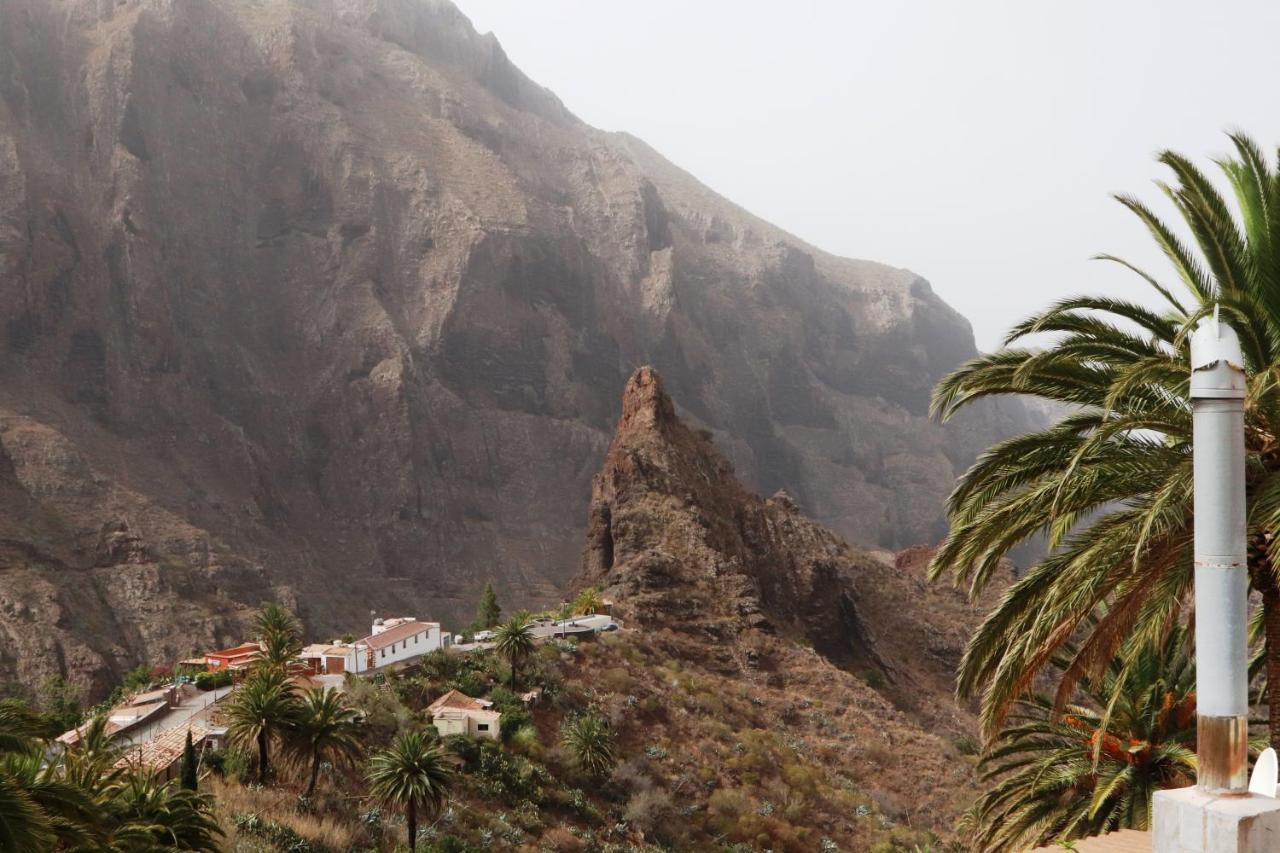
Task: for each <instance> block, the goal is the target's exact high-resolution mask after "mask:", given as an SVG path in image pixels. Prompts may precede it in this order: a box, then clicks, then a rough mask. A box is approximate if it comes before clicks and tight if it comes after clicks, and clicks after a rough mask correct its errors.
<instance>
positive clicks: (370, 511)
mask: <svg viewBox="0 0 1280 853" xmlns="http://www.w3.org/2000/svg"><path fill="white" fill-rule="evenodd" d="M851 203H857V201H856V200H851ZM904 226H905V224H904ZM973 352H974V349H973V343H972V336H971V334H970V330H969V327H968V324H967V323H966V322H965V321H964V320H963V319H962V318H960V317H959V316H958V315H956V314H955V312H953V311H952V310H951V309H950V308H948V307H947V306H946V305H945V304H943V303H942V301H941V300H939V299H938V298H937V296H935V295H934V294H933V292H932V291H931V289H930V287H929V285H928V284H927V283H926V282H925V281H924V280H922V279H920V278H919V277H918V276H916V275H914V274H912V273H910V272H907V271H905V270H899V269H891V268H888V267H884V266H881V265H878V264H874V263H870V262H864V261H851V260H845V259H841V258H835V257H831V256H829V255H826V254H824V253H822V252H820V251H818V250H816V249H814V248H812V247H810V246H807V245H805V244H804V243H803V242H801V241H800V240H798V239H796V238H794V237H792V236H790V235H788V234H786V233H784V232H782V231H780V230H779V229H777V228H774V227H773V226H771V225H769V224H768V223H765V222H763V221H761V220H759V219H757V218H755V217H753V216H751V215H750V214H748V213H746V212H745V211H743V210H741V209H739V208H737V207H735V206H734V205H732V204H730V203H729V202H727V201H725V200H724V199H722V198H720V197H718V196H716V195H715V194H714V193H712V192H711V191H710V190H708V189H707V188H706V187H704V186H702V185H701V184H699V183H698V182H697V181H696V180H694V179H693V178H692V177H690V176H689V175H687V174H686V173H684V172H682V171H680V170H679V169H677V168H676V167H675V166H673V165H671V164H670V163H668V162H667V161H665V160H663V159H662V158H661V157H660V156H659V155H658V154H656V153H655V152H654V151H652V150H651V149H649V148H648V147H647V146H645V145H644V144H643V143H642V142H640V141H639V140H637V139H634V138H632V137H629V136H626V135H623V134H612V133H604V132H601V131H598V130H595V129H593V128H591V127H589V126H587V125H585V124H583V123H582V122H581V121H579V120H578V119H576V118H575V117H574V116H573V115H572V114H571V113H570V112H569V111H568V110H566V109H565V107H564V106H563V105H562V104H561V103H560V102H559V100H558V99H557V98H556V97H555V96H554V95H552V94H551V93H550V92H547V91H546V90H544V89H542V88H540V87H539V86H537V85H536V84H534V83H533V82H531V81H530V80H528V79H527V78H526V77H525V76H524V75H523V74H522V73H521V72H520V71H519V70H518V69H516V68H515V67H514V66H513V65H512V64H511V63H510V61H509V60H508V59H507V57H506V56H505V54H504V53H503V51H502V49H501V47H500V46H499V45H498V44H497V42H496V41H495V40H494V39H493V37H492V36H487V35H485V36H482V35H478V34H477V33H475V32H474V30H473V29H472V28H471V26H470V24H469V23H468V22H467V20H466V19H465V18H464V17H463V16H462V15H461V14H460V13H459V12H458V11H457V10H456V9H455V8H454V7H453V6H452V5H450V4H449V3H448V2H446V0H316V1H315V2H311V1H310V0H308V2H303V0H58V2H48V0H6V2H4V3H3V4H0V416H3V417H4V418H7V419H9V420H10V421H11V422H18V421H21V422H25V423H31V424H33V425H34V426H35V427H36V428H39V429H41V430H48V431H49V434H56V435H57V436H59V439H58V440H59V441H60V442H65V444H66V445H67V446H68V447H70V448H72V449H73V450H74V452H75V453H76V454H77V455H78V457H79V458H80V459H82V460H83V464H84V466H86V468H87V469H89V470H92V471H94V472H99V473H98V474H97V475H95V476H102V477H110V478H111V479H112V480H114V481H117V482H119V483H120V484H122V485H121V487H122V488H127V489H128V490H129V492H130V493H131V494H133V495H136V496H137V498H138V500H140V501H143V502H145V503H146V505H148V506H152V507H155V508H156V509H157V512H158V511H160V510H163V512H164V513H167V515H166V516H165V517H166V518H172V519H175V520H176V522H175V523H177V522H180V523H181V524H183V525H187V526H188V527H189V529H190V530H191V531H200V532H199V533H192V534H191V535H190V536H186V535H184V536H181V537H177V538H176V539H173V538H170V537H169V536H168V535H167V533H166V532H165V531H166V530H167V529H168V528H163V527H162V528H155V527H152V526H151V522H150V521H148V520H146V519H143V518H139V517H135V516H130V517H128V518H127V519H121V518H117V517H115V516H114V515H112V514H111V513H103V512H101V511H99V508H98V507H97V506H96V505H94V506H92V507H88V506H87V505H81V504H76V505H71V504H67V505H65V506H63V508H62V509H60V510H59V513H60V515H59V520H58V525H60V527H59V529H61V530H66V531H67V532H65V533H50V534H49V535H50V536H52V537H53V538H54V539H55V540H57V543H58V544H59V546H60V547H68V546H69V543H72V542H76V543H79V542H80V537H81V534H82V533H83V532H84V531H88V530H92V531H94V533H95V535H96V536H98V537H99V538H100V540H101V541H100V542H95V543H94V549H95V550H94V556H93V557H92V559H90V557H89V556H88V554H87V552H86V555H85V560H86V561H88V562H89V564H90V565H92V566H95V567H96V568H95V569H94V570H95V571H97V570H100V569H103V568H105V567H104V566H98V563H99V562H101V561H123V562H116V563H113V565H125V566H152V567H153V568H154V571H155V572H156V573H157V575H158V577H159V578H160V579H161V580H163V578H164V577H167V576H168V574H169V573H170V572H172V573H173V574H174V576H175V577H185V576H186V575H187V574H189V573H192V572H196V573H201V572H204V571H205V567H204V564H203V563H202V562H201V560H202V559H203V558H202V557H197V556H193V553H192V548H191V546H190V543H192V542H197V541H204V538H205V537H207V538H208V541H210V542H214V541H216V542H218V543H222V544H221V545H220V546H219V547H220V548H223V549H225V550H224V551H223V553H224V554H225V558H224V559H222V560H221V563H220V565H224V566H230V565H235V566H239V567H243V571H244V572H248V573H250V574H254V575H257V574H258V573H263V577H264V578H265V581H264V580H262V579H258V580H253V581H252V582H249V581H248V580H246V581H245V583H244V584H240V583H235V584H230V583H228V584H225V585H223V584H217V587H218V589H219V590H220V591H221V592H220V593H219V594H220V595H225V596H226V600H227V602H240V603H248V604H256V603H257V600H256V596H258V595H259V594H260V586H261V584H262V583H264V582H265V583H267V584H268V585H269V586H272V587H274V586H280V585H289V586H291V587H292V588H293V589H294V590H295V591H296V594H297V597H298V600H299V602H300V604H301V605H302V607H303V611H304V616H305V617H306V619H307V621H308V623H309V625H310V626H311V628H312V629H313V630H314V631H315V632H316V633H319V634H323V633H343V632H346V631H349V630H353V629H358V626H360V625H361V624H363V622H364V620H365V618H366V616H367V613H368V611H369V610H370V609H373V608H376V609H379V610H384V609H387V608H396V609H406V610H410V611H413V612H417V613H418V614H419V615H427V614H430V615H431V616H432V617H435V618H440V617H444V618H449V617H453V616H457V615H460V614H462V613H465V612H466V611H469V610H470V609H471V607H472V606H473V601H474V595H475V593H476V591H477V590H478V588H479V587H480V586H481V585H482V584H483V583H484V581H485V580H486V579H492V580H494V581H496V582H497V583H498V584H499V586H500V588H502V589H503V590H504V593H505V595H506V596H507V597H508V599H509V600H516V599H518V600H520V601H522V602H525V603H529V604H536V603H539V602H542V601H551V600H554V599H555V598H556V597H558V595H559V594H560V588H561V587H562V586H563V584H564V583H565V582H566V581H567V580H568V579H569V577H570V575H571V574H572V570H573V566H574V564H575V562H576V555H577V551H578V548H579V543H580V542H581V535H582V529H581V524H582V518H583V517H584V514H585V513H584V510H585V508H586V504H585V499H586V494H587V492H588V488H587V487H588V484H589V482H590V478H591V475H592V473H593V472H594V471H595V470H597V468H598V465H599V460H600V458H601V456H602V455H603V453H604V451H605V448H606V446H607V444H608V441H609V429H610V426H611V424H612V422H613V420H614V419H615V418H616V416H617V409H616V388H617V387H618V386H619V385H620V384H621V383H622V382H623V381H624V379H625V377H626V376H627V375H629V374H630V373H631V371H632V370H633V369H634V367H635V366H636V365H638V364H643V363H652V364H654V365H655V366H656V367H658V368H659V369H660V370H661V371H662V373H663V376H664V377H665V378H666V381H667V382H668V384H669V385H670V387H671V388H672V389H673V391H674V392H676V393H677V394H678V396H679V398H680V399H681V401H682V405H683V406H684V407H685V409H686V412H687V413H688V414H689V416H690V417H691V418H693V419H695V420H696V421H697V423H698V424H699V425H700V426H701V427H703V428H706V429H708V430H710V431H711V432H713V433H714V435H715V436H716V440H717V442H718V443H719V444H720V445H721V446H722V447H724V448H725V450H726V453H727V454H728V456H729V457H730V458H731V459H732V460H733V462H734V464H735V466H736V467H737V470H738V471H740V472H741V476H742V477H743V479H744V481H745V482H747V483H749V484H750V485H751V486H752V487H753V488H756V489H759V490H762V491H764V492H766V493H771V492H772V491H774V490H776V489H779V488H785V489H787V491H788V492H789V493H790V494H791V495H792V496H793V497H794V500H795V501H796V502H797V504H798V505H799V506H801V507H803V508H804V509H805V511H806V512H808V513H809V514H811V515H813V516H814V517H816V518H817V519H819V520H821V521H823V522H825V523H827V524H829V525H830V526H832V527H833V528H834V529H836V530H838V531H839V532H840V533H842V534H843V535H846V536H848V537H850V538H851V539H853V540H855V541H859V542H864V543H867V544H871V545H877V546H884V547H896V546H901V545H906V544H910V543H914V542H918V541H929V540H933V539H935V538H936V537H937V536H938V535H939V534H940V533H941V532H942V529H943V528H942V525H943V520H942V512H941V506H942V501H943V498H944V496H945V495H946V493H947V492H948V490H949V489H950V488H951V484H952V482H953V480H954V477H955V474H956V472H957V470H958V469H959V468H960V467H961V466H962V465H964V464H966V462H967V461H968V460H970V459H971V458H972V457H973V456H974V455H975V453H976V452H977V450H978V449H980V448H981V447H982V446H983V445H984V444H985V443H986V442H987V441H989V440H990V439H991V438H993V437H996V436H998V435H1003V434H1005V433H1007V432H1009V431H1011V430H1012V429H1013V428H1015V427H1016V425H1017V423H1018V419H1019V418H1020V417H1021V415H1020V413H1019V412H1016V411H1009V412H1004V413H1002V412H999V411H996V410H995V409H989V410H987V411H986V412H985V413H984V414H980V415H977V416H974V417H973V418H972V419H970V420H968V421H966V422H964V423H962V424H958V425H955V426H950V427H947V428H943V427H941V426H939V425H937V424H934V423H931V422H929V421H928V420H927V418H926V417H925V410H926V402H927V397H928V393H929V389H930V387H931V386H932V384H933V383H934V381H935V380H936V379H937V378H938V377H939V376H940V375H942V374H943V373H944V372H946V371H947V370H949V369H950V368H952V367H953V366H955V365H956V364H957V363H958V362H959V361H960V360H962V359H964V358H966V357H968V356H970V355H972V354H973ZM24 506H25V504H24ZM90 510H92V511H90ZM778 512H781V510H778ZM122 522H127V525H128V527H127V529H126V528H124V527H122V526H121V523H122ZM167 523H168V522H166V524H167ZM15 524H16V525H17V526H18V527H21V528H22V529H23V530H29V529H30V528H31V524H30V519H21V518H20V519H18V520H17V521H16V522H15ZM104 525H106V527H105V529H104ZM30 535H33V534H29V533H22V534H21V535H19V536H17V537H16V541H17V542H18V544H17V545H15V546H13V547H12V548H10V549H9V550H8V551H7V552H6V555H7V556H5V557H4V558H3V559H0V576H3V577H4V578H5V580H4V582H3V583H0V586H2V587H3V588H4V590H5V594H6V595H9V596H10V597H11V598H12V599H13V600H14V602H15V603H14V605H13V607H10V608H7V609H5V610H4V611H3V612H2V613H0V630H3V631H5V632H8V633H10V634H14V635H16V634H21V633H23V632H27V631H30V630H31V627H32V625H34V624H35V623H34V622H33V621H32V619H33V618H34V617H32V616H29V615H23V614H25V613H26V612H27V611H26V610H24V608H27V609H31V608H33V607H34V605H33V604H31V601H34V599H32V598H30V596H28V595H27V594H26V593H20V592H14V591H13V589H14V587H13V585H12V584H10V583H9V582H8V578H9V577H10V576H14V575H22V576H26V577H31V578H33V579H40V580H41V582H43V583H48V584H51V585H52V586H53V587H55V588H59V589H60V588H61V587H62V586H63V584H62V583H61V581H59V580H56V578H57V577H58V576H57V575H56V574H54V573H53V570H52V569H51V568H50V567H49V566H48V565H47V564H45V563H44V562H41V561H39V560H36V559H35V558H33V557H30V556H26V555H30V554H31V553H32V551H31V547H32V546H33V545H34V544H35V543H33V542H32V541H31V540H30V539H29V538H28V537H29V536H30ZM64 537H65V538H64ZM77 547H79V545H77ZM194 550H195V552H196V553H197V554H198V553H201V552H200V549H199V548H195V549H194ZM147 561H151V562H147ZM77 564H78V563H77ZM237 571H241V569H237ZM31 595H35V593H32V594H31ZM84 606H85V608H87V609H88V610H94V611H95V612H93V613H92V614H91V615H92V618H88V617H89V615H90V614H88V613H85V614H84V616H85V618H84V619H78V618H74V617H72V616H70V615H68V614H66V613H63V615H61V616H58V617H56V620H55V621H56V624H57V626H58V630H57V631H53V632H50V634H49V636H50V637H64V636H65V637H67V638H74V639H75V643H79V644H81V645H82V646H83V647H84V648H86V649H92V650H93V654H95V655H97V656H99V657H100V658H101V659H102V660H110V661H112V662H113V663H112V664H111V665H112V666H113V667H114V666H116V665H117V663H118V665H119V666H121V667H123V666H126V665H128V664H130V663H134V662H136V661H138V660H143V659H150V660H156V659H158V658H159V657H160V656H161V655H162V653H163V652H164V650H165V649H167V648H168V647H169V646H168V645H166V643H163V642H160V643H159V644H158V645H157V644H156V643H158V642H159V641H154V640H145V641H144V639H141V638H140V639H139V641H138V642H137V643H134V644H131V645H129V646H128V647H127V648H126V649H122V648H121V647H118V646H116V645H114V642H115V640H114V639H113V632H114V627H113V626H114V625H115V624H116V620H118V619H121V618H124V616H123V614H122V613H121V612H117V611H116V610H115V608H116V607H117V605H116V604H114V603H109V602H104V603H100V604H97V605H92V604H89V603H86V604H85V605H84ZM219 606H221V605H219ZM32 612H34V610H32ZM127 612H128V611H127V610H126V611H124V613H127ZM41 618H42V619H45V620H46V621H47V620H49V619H55V617H54V616H53V615H52V611H49V612H48V613H45V615H43V616H41ZM151 618H152V619H153V620H158V622H152V623H150V624H149V625H148V626H147V627H146V628H145V630H148V631H155V632H156V633H157V634H161V635H163V636H165V637H170V638H173V637H178V636H180V635H181V633H182V632H183V631H185V630H186V627H185V625H184V620H182V619H178V618H176V615H173V616H164V615H162V614H161V615H154V616H153V617H151ZM210 618H212V617H211V616H210ZM129 619H130V620H131V619H132V617H129ZM138 630H144V628H143V627H139V629H138ZM50 642H53V643H62V642H63V641H61V640H50ZM66 642H67V643H70V642H72V640H71V639H67V640H66ZM166 642H167V641H166ZM79 647H80V646H77V648H79ZM58 648H59V649H61V650H62V657H63V658H67V657H68V648H69V647H67V646H66V645H65V644H64V645H59V646H58ZM13 654H14V655H15V656H16V658H15V659H6V660H3V661H0V680H3V679H5V678H7V677H9V676H11V675H13V674H14V673H16V672H18V671H21V672H24V673H26V672H30V671H34V670H35V669H44V670H47V671H71V670H74V671H75V672H76V673H79V674H83V673H82V669H83V667H80V666H79V665H77V667H70V666H69V665H64V664H61V663H59V662H58V661H59V660H60V659H59V657H58V654H46V653H45V652H40V653H39V654H38V655H37V653H36V652H35V651H30V652H29V651H26V650H24V649H19V650H17V651H15V652H14V653H13ZM33 655H34V656H35V657H33ZM72 656H73V657H74V655H72ZM104 665H105V664H104ZM85 666H89V665H87V664H86V665H85ZM89 668H92V667H89Z"/></svg>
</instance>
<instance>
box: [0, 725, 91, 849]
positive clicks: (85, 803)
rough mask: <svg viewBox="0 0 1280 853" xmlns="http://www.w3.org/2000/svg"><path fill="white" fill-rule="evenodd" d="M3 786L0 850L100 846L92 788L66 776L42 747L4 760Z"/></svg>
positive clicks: (0, 771) (1, 765) (0, 783)
mask: <svg viewBox="0 0 1280 853" xmlns="http://www.w3.org/2000/svg"><path fill="white" fill-rule="evenodd" d="M15 789H16V791H17V793H18V795H17V796H16V797H15V796H13V794H14V791H15ZM0 791H2V792H3V793H2V794H0V805H2V807H3V814H2V815H0V850H20V851H23V853H28V851H39V850H55V849H63V848H72V849H74V848H80V847H83V848H93V849H96V845H97V843H98V841H99V840H100V835H101V833H100V829H101V826H102V817H101V813H100V811H99V809H98V806H97V804H96V803H95V802H94V799H93V797H92V796H90V795H89V792H87V791H86V790H84V789H83V788H81V787H79V786H77V785H75V784H73V783H71V782H68V781H67V780H65V779H64V778H62V777H61V774H60V773H59V771H58V767H57V766H56V764H53V763H50V762H47V761H45V759H44V755H43V753H42V752H41V751H40V750H36V751H32V752H26V753H20V754H13V755H8V756H6V757H5V758H4V759H3V761H2V762H0ZM15 805H16V806H18V808H17V809H16V811H15V810H13V806H15ZM10 845H13V846H10Z"/></svg>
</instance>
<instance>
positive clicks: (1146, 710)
mask: <svg viewBox="0 0 1280 853" xmlns="http://www.w3.org/2000/svg"><path fill="white" fill-rule="evenodd" d="M1126 669H1128V672H1127V673H1126ZM1195 681H1196V676H1195V665H1194V662H1193V660H1192V658H1191V655H1190V652H1189V645H1188V642H1187V630H1186V628H1185V627H1183V626H1181V625H1179V626H1176V627H1174V628H1173V629H1172V630H1171V631H1170V632H1169V634H1168V636H1167V637H1165V639H1164V641H1163V642H1162V643H1160V644H1159V645H1147V646H1145V647H1144V648H1143V649H1141V650H1139V651H1138V652H1137V653H1136V654H1135V655H1132V656H1119V657H1116V658H1113V659H1112V660H1111V662H1110V663H1109V664H1108V666H1107V669H1106V671H1105V672H1104V673H1103V674H1102V676H1101V677H1099V678H1093V677H1091V676H1090V677H1086V678H1084V679H1082V680H1081V682H1080V687H1081V690H1082V692H1083V693H1084V695H1085V696H1086V697H1087V699H1088V704H1071V705H1068V706H1067V707H1066V708H1065V709H1064V713H1058V712H1057V711H1056V710H1055V708H1054V702H1053V698H1052V697H1051V696H1047V695H1043V694H1035V695H1032V696H1029V697H1027V698H1024V699H1021V700H1019V701H1018V702H1017V703H1015V705H1014V708H1013V710H1012V712H1011V713H1010V715H1009V719H1010V723H1009V725H1008V726H1007V728H1005V730H1004V731H1002V732H1001V733H1000V736H999V737H998V739H997V741H996V746H995V747H994V749H992V751H991V752H989V753H988V754H987V755H985V756H983V758H982V760H981V761H980V762H979V764H978V769H979V772H980V773H981V775H982V779H983V781H988V782H989V781H992V780H998V781H997V783H996V784H995V785H994V786H993V787H992V788H991V789H990V790H988V791H986V792H985V793H984V794H983V795H982V796H981V797H980V798H979V799H978V801H977V803H975V805H974V806H973V808H972V809H971V810H970V812H969V813H968V814H967V815H966V816H965V821H966V823H967V824H968V825H969V826H968V828H969V829H971V830H973V831H974V832H975V833H976V836H975V838H976V841H975V844H974V846H975V848H977V849H981V850H986V851H991V853H1002V851H1012V850H1025V849H1027V848H1029V847H1038V846H1045V845H1048V844H1051V843H1053V842H1057V841H1069V840H1071V839H1075V838H1083V837H1086V836H1090V835H1098V834H1101V833H1103V832H1111V831H1112V830H1116V829H1141V830H1145V829H1148V828H1149V827H1150V826H1151V797H1152V794H1154V793H1155V792H1156V791H1157V790H1160V789H1162V788H1178V787H1185V786H1187V785H1190V784H1191V783H1192V782H1193V781H1194V780H1195V774H1196V756H1195V745H1196V697H1195V687H1196V684H1195ZM1104 708H1111V709H1112V710H1111V713H1110V715H1109V719H1107V720H1105V721H1104V716H1105V715H1104V712H1103V711H1102V710H1101V709H1104Z"/></svg>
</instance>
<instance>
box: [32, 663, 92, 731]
mask: <svg viewBox="0 0 1280 853" xmlns="http://www.w3.org/2000/svg"><path fill="white" fill-rule="evenodd" d="M36 701H37V704H38V706H39V708H40V714H41V718H42V720H43V723H44V725H43V727H42V731H41V732H40V733H41V734H42V735H45V736H47V737H51V738H52V737H57V736H58V735H60V734H62V733H63V732H65V731H68V730H70V729H74V728H75V727H76V726H78V725H80V721H81V720H83V719H84V690H83V689H82V688H81V687H79V686H78V685H75V684H72V683H70V682H69V681H67V680H66V679H65V678H61V677H59V676H56V675H51V676H48V677H47V678H45V679H43V680H42V681H41V682H40V686H39V688H38V689H37V691H36Z"/></svg>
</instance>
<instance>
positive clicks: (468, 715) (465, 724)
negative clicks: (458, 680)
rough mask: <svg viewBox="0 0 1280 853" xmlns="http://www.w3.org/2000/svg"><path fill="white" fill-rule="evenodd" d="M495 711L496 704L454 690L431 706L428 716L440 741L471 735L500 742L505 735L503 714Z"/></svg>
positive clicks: (429, 706) (428, 708) (428, 709)
mask: <svg viewBox="0 0 1280 853" xmlns="http://www.w3.org/2000/svg"><path fill="white" fill-rule="evenodd" d="M492 708H493V703H492V702H490V701H488V700H487V699H473V698H471V697H470V696H468V695H467V694H465V693H460V692H458V691H457V690H450V691H449V692H448V693H446V694H444V695H443V696H441V697H440V698H439V699H437V700H436V701H434V702H432V703H431V704H430V705H428V706H427V711H426V713H427V716H429V717H431V721H432V722H433V723H434V724H435V727H436V731H437V732H439V733H440V737H448V736H449V735H468V736H470V737H487V738H490V739H492V740H497V739H498V738H499V737H500V736H501V734H502V728H501V722H502V714H500V713H498V712H497V711H494V710H492Z"/></svg>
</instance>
